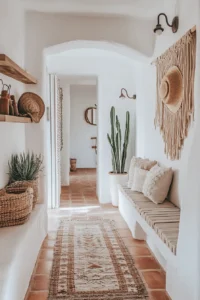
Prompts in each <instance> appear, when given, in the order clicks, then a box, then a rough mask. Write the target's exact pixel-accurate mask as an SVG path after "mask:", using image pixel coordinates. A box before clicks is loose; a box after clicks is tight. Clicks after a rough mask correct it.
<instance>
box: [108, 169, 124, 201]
mask: <svg viewBox="0 0 200 300" xmlns="http://www.w3.org/2000/svg"><path fill="white" fill-rule="evenodd" d="M109 179H110V180H109V181H110V194H111V200H112V205H113V206H117V207H118V203H119V195H118V184H126V183H127V181H128V174H127V173H122V174H117V173H112V172H110V173H109Z"/></svg>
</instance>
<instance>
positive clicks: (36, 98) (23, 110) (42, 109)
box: [18, 92, 45, 123]
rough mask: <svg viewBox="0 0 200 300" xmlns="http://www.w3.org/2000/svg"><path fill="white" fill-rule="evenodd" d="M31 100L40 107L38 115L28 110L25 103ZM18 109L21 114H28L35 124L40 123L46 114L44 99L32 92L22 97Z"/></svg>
mask: <svg viewBox="0 0 200 300" xmlns="http://www.w3.org/2000/svg"><path fill="white" fill-rule="evenodd" d="M30 100H31V101H33V102H35V103H36V104H37V105H38V106H39V111H38V112H37V113H36V112H34V111H33V112H31V111H27V110H26V108H25V103H26V101H30ZM18 108H19V111H20V113H26V114H28V115H29V116H30V117H31V119H32V121H33V122H35V123H39V121H40V119H41V118H42V117H43V115H44V112H45V105H44V102H43V100H42V98H41V97H40V96H38V95H37V94H35V93H31V92H26V93H24V94H22V95H21V97H20V99H19V102H18Z"/></svg>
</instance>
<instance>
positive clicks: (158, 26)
mask: <svg viewBox="0 0 200 300" xmlns="http://www.w3.org/2000/svg"><path fill="white" fill-rule="evenodd" d="M163 31H164V29H163V28H162V26H161V25H160V24H157V25H156V28H155V29H154V32H155V33H156V34H157V35H161V34H162V33H163Z"/></svg>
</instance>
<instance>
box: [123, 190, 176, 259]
mask: <svg viewBox="0 0 200 300" xmlns="http://www.w3.org/2000/svg"><path fill="white" fill-rule="evenodd" d="M119 188H120V190H121V192H122V193H123V194H124V195H125V196H126V198H127V199H128V200H129V201H130V202H131V203H132V205H133V206H134V208H135V209H136V210H137V211H138V213H139V214H140V215H141V217H142V218H143V219H144V220H145V221H146V222H147V224H148V225H149V226H150V227H151V228H153V229H154V231H155V232H156V233H157V235H158V236H159V237H160V239H161V240H162V241H163V242H164V243H165V244H166V245H167V246H168V248H169V249H170V250H171V251H172V253H174V254H176V247H177V241H178V234H179V222H180V209H179V208H178V207H176V206H175V205H174V204H172V203H171V202H169V201H164V202H163V203H162V204H155V203H153V202H152V201H150V200H149V199H148V198H146V197H145V196H144V195H143V194H142V193H139V192H134V191H132V190H131V189H129V188H127V187H126V186H119Z"/></svg>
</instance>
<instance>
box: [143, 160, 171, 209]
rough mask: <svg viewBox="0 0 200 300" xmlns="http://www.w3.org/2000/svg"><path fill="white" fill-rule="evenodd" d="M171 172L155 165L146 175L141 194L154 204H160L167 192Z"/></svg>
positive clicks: (169, 169)
mask: <svg viewBox="0 0 200 300" xmlns="http://www.w3.org/2000/svg"><path fill="white" fill-rule="evenodd" d="M172 177H173V171H172V169H171V168H163V167H160V166H158V165H155V166H154V167H153V168H152V169H151V170H150V171H149V172H148V174H147V175H146V179H145V182H144V185H143V194H144V196H145V197H148V198H149V199H150V200H151V201H153V202H154V203H156V204H159V203H162V202H163V201H164V200H165V199H166V198H167V194H168V192H169V188H170V184H171V182H172Z"/></svg>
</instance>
